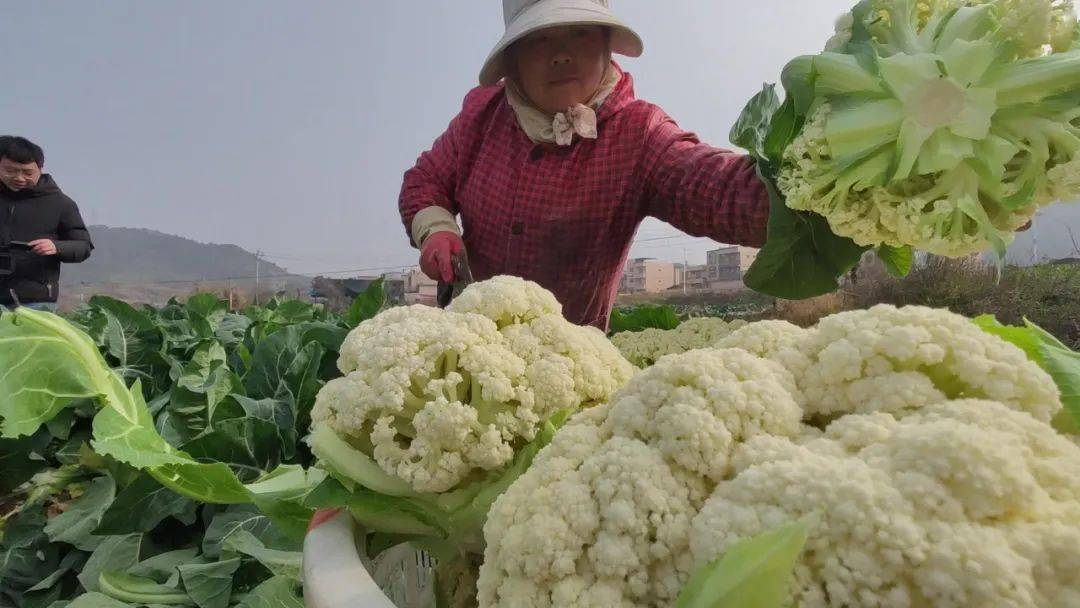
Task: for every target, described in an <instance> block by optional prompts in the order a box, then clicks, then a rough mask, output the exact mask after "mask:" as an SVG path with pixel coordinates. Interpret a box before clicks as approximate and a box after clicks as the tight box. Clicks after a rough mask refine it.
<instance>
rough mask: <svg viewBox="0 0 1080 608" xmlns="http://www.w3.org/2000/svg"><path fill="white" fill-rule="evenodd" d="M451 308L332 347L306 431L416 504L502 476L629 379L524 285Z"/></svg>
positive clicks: (618, 360)
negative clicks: (333, 363)
mask: <svg viewBox="0 0 1080 608" xmlns="http://www.w3.org/2000/svg"><path fill="white" fill-rule="evenodd" d="M466 295H468V297H465V296H466ZM459 303H460V304H459ZM455 304H458V306H457V308H458V310H457V311H453V310H439V309H436V308H430V307H426V306H410V307H401V308H392V309H390V310H387V311H385V312H382V313H380V314H379V315H377V316H376V317H374V318H373V319H369V320H367V321H365V322H363V323H361V324H360V325H359V326H358V327H356V328H355V329H354V330H353V331H351V332H350V333H349V335H348V336H347V337H346V339H345V342H344V344H343V345H342V347H341V355H340V357H339V359H338V366H339V368H340V369H341V371H342V373H343V374H345V376H344V377H342V378H338V379H335V380H333V381H331V382H329V383H327V385H326V386H325V387H323V389H322V390H321V391H320V392H319V394H318V396H317V397H316V400H315V405H314V407H313V409H312V412H311V418H312V425H313V427H315V426H319V425H325V426H328V427H329V428H330V429H332V430H333V431H334V432H335V433H337V434H338V435H340V436H341V437H343V438H345V439H346V440H347V441H348V443H349V444H351V445H352V446H353V447H355V448H356V449H359V450H361V451H363V452H364V453H365V454H367V455H368V456H371V457H372V458H374V460H375V462H376V463H378V465H379V467H380V468H381V469H382V470H383V471H385V472H387V473H390V474H391V475H394V476H397V477H398V478H400V479H402V480H404V481H406V482H407V483H408V484H409V485H410V486H411V487H412V488H413V489H414V490H415V491H417V492H443V491H447V490H450V489H452V488H454V487H456V486H458V485H460V484H462V483H463V482H465V481H467V480H470V479H473V478H475V477H476V475H475V474H476V473H480V472H484V471H494V470H496V469H499V468H501V467H503V466H504V465H506V464H507V463H508V462H510V461H511V459H513V458H514V454H515V453H516V451H517V449H518V448H520V447H521V446H522V445H523V444H525V443H527V442H529V441H532V440H533V439H534V438H535V437H536V433H537V431H538V429H539V428H540V426H541V424H542V423H543V422H544V421H545V420H547V419H548V418H550V417H552V416H553V415H555V414H556V413H557V412H559V411H561V410H570V411H573V410H577V409H579V408H581V407H585V406H589V405H593V404H596V403H600V402H603V401H606V400H607V399H608V398H609V397H610V396H611V395H612V394H613V393H614V392H615V390H616V389H618V388H619V387H620V386H622V384H623V383H625V382H626V380H628V379H629V378H630V376H631V375H632V373H633V369H634V368H633V366H631V365H630V363H629V362H627V361H626V360H625V359H623V358H622V357H621V356H620V355H619V353H618V351H617V350H616V349H615V348H614V347H613V346H612V345H611V344H610V343H609V342H608V341H607V340H606V339H605V338H604V337H603V334H601V333H600V331H599V330H597V329H595V328H591V327H588V328H586V327H579V326H576V325H573V324H571V323H570V322H569V321H567V320H566V319H564V318H563V317H562V316H561V315H559V314H557V313H558V310H559V307H558V302H556V301H555V299H554V297H553V296H552V295H551V294H550V293H548V292H546V291H544V290H543V289H542V288H540V287H539V286H538V285H536V284H535V283H527V282H525V281H522V280H520V279H511V278H510V277H498V278H496V279H493V280H492V281H485V282H482V283H476V284H474V285H471V286H470V287H469V288H468V289H467V290H466V292H465V293H463V294H462V296H461V297H460V298H459V299H458V300H455ZM470 309H473V310H476V311H481V312H484V313H485V314H486V316H485V314H478V313H477V312H469V310H470ZM498 323H502V327H501V328H500V326H499V325H498ZM358 481H361V480H358Z"/></svg>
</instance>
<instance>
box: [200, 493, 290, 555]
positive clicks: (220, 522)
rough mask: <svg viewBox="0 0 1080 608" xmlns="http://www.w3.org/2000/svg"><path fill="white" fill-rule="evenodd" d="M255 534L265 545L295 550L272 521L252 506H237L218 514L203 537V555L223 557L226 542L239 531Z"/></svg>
mask: <svg viewBox="0 0 1080 608" xmlns="http://www.w3.org/2000/svg"><path fill="white" fill-rule="evenodd" d="M240 530H245V531H247V532H250V533H251V534H253V535H254V536H255V537H256V538H258V539H259V540H260V541H261V542H262V543H263V544H264V545H266V546H268V547H272V548H275V549H289V548H295V547H296V543H295V542H294V541H293V540H291V539H289V538H288V537H287V536H285V535H284V534H282V533H281V531H279V530H278V529H277V528H276V527H274V525H273V522H272V521H271V519H270V518H269V517H268V516H267V515H265V514H264V513H262V512H260V511H259V510H258V509H256V508H255V507H254V506H252V505H237V506H235V507H231V508H230V509H229V510H228V511H225V512H223V513H218V514H217V515H215V516H214V519H213V520H212V521H211V522H210V525H209V526H207V528H206V534H205V535H203V540H202V549H203V553H205V554H206V555H208V556H210V557H217V556H219V555H221V551H222V548H223V547H224V544H225V540H226V539H227V538H228V537H229V536H231V535H233V534H235V533H236V532H237V531H240Z"/></svg>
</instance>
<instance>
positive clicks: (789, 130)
mask: <svg viewBox="0 0 1080 608" xmlns="http://www.w3.org/2000/svg"><path fill="white" fill-rule="evenodd" d="M800 126H801V123H800V120H799V118H798V117H797V116H796V114H795V101H794V99H792V98H790V97H789V98H788V99H787V101H785V102H784V103H783V104H782V105H781V106H780V107H779V108H777V110H776V113H775V114H773V117H772V120H771V122H770V123H769V130H768V133H767V134H766V135H765V141H764V147H763V148H762V152H763V153H764V157H763V158H765V159H768V161H769V162H770V163H772V164H773V165H777V164H779V163H780V160H781V158H782V157H783V155H784V150H785V149H786V148H787V146H788V144H789V143H791V140H792V139H793V138H794V137H795V135H797V134H798V129H799V127H800Z"/></svg>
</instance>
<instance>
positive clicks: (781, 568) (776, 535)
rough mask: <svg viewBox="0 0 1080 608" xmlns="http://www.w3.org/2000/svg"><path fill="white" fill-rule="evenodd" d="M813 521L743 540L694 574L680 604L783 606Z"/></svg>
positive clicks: (682, 607) (699, 607)
mask: <svg viewBox="0 0 1080 608" xmlns="http://www.w3.org/2000/svg"><path fill="white" fill-rule="evenodd" d="M810 528H811V524H810V523H809V522H808V521H806V520H802V521H797V522H792V523H788V524H785V525H783V526H780V527H779V528H777V529H775V530H771V531H769V532H765V533H763V534H759V535H758V536H755V537H753V538H748V539H744V540H741V541H739V542H737V543H735V544H734V545H732V546H731V547H729V548H728V550H727V551H726V552H725V553H724V554H723V555H722V556H720V557H718V558H717V559H715V560H713V561H712V562H710V563H709V564H706V565H705V566H704V567H703V568H702V569H701V570H699V571H698V572H696V573H694V574H693V575H692V576H691V577H690V581H689V582H688V583H687V584H686V586H685V587H683V590H682V593H680V594H679V599H678V600H677V601H676V603H675V607H676V608H783V607H784V606H786V605H787V603H788V601H789V597H790V590H789V585H790V582H791V578H792V571H793V570H794V568H795V563H796V561H797V560H798V558H799V554H800V553H802V550H803V546H804V545H805V544H806V539H807V537H808V536H809V534H810Z"/></svg>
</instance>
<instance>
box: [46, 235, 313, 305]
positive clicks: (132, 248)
mask: <svg viewBox="0 0 1080 608" xmlns="http://www.w3.org/2000/svg"><path fill="white" fill-rule="evenodd" d="M90 234H91V236H92V238H93V240H94V252H93V255H91V256H90V259H89V260H87V261H86V262H84V263H82V264H65V265H64V267H63V270H62V272H61V281H60V282H61V293H62V294H63V301H64V302H66V303H71V302H72V300H73V299H76V300H77V299H78V298H79V297H80V296H88V295H92V294H95V293H107V294H110V295H114V296H117V297H122V298H125V299H129V300H133V301H137V302H148V303H160V302H162V301H165V300H167V299H168V298H169V297H172V296H174V295H175V296H181V295H183V294H187V293H191V292H192V291H195V290H200V289H212V290H221V289H224V288H226V287H227V286H232V287H233V288H234V289H239V290H242V291H251V290H252V289H253V288H254V286H255V280H254V276H255V261H256V260H255V255H254V254H253V253H251V252H249V251H246V250H244V249H242V248H240V247H238V246H236V245H221V244H216V243H200V242H198V241H194V240H191V239H188V238H184V237H181V236H176V235H172V234H166V233H164V232H158V231H156V230H147V229H145V228H117V227H111V226H90ZM259 274H260V278H261V280H260V282H259V284H260V292H264V293H272V292H275V291H278V290H287V291H289V292H290V293H293V295H295V292H296V290H301V291H303V290H305V289H307V287H308V286H309V285H310V281H311V280H310V279H309V278H307V277H302V276H298V275H292V274H289V272H288V271H287V270H286V269H284V268H282V267H280V266H277V265H275V264H272V263H269V262H267V261H265V260H263V261H262V262H260V264H259Z"/></svg>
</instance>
